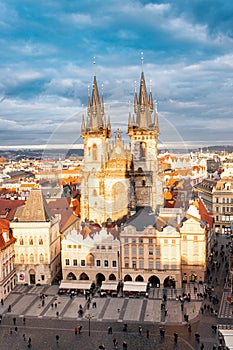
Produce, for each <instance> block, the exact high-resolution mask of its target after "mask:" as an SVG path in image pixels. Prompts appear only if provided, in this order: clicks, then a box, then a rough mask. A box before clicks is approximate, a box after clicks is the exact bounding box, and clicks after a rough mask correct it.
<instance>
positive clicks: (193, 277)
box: [189, 273, 197, 282]
mask: <svg viewBox="0 0 233 350" xmlns="http://www.w3.org/2000/svg"><path fill="white" fill-rule="evenodd" d="M189 278H190V282H196V281H197V275H196V274H195V273H192V274H191V275H190V277H189Z"/></svg>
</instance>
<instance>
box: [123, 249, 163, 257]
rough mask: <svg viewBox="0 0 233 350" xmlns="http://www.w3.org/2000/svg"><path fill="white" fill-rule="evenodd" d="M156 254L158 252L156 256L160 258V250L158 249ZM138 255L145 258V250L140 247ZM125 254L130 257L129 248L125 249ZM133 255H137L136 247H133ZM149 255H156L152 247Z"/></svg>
mask: <svg viewBox="0 0 233 350" xmlns="http://www.w3.org/2000/svg"><path fill="white" fill-rule="evenodd" d="M155 252H156V256H160V248H156V249H155ZM138 253H139V255H141V256H144V248H143V247H139V250H138ZM124 254H125V255H129V247H124ZM131 254H132V255H137V248H136V247H131ZM148 254H149V255H154V249H153V248H152V247H149V249H148Z"/></svg>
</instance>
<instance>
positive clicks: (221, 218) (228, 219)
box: [215, 215, 233, 222]
mask: <svg viewBox="0 0 233 350" xmlns="http://www.w3.org/2000/svg"><path fill="white" fill-rule="evenodd" d="M219 221H223V222H231V221H233V215H231V216H230V215H229V216H227V215H222V216H218V215H216V216H215V222H219Z"/></svg>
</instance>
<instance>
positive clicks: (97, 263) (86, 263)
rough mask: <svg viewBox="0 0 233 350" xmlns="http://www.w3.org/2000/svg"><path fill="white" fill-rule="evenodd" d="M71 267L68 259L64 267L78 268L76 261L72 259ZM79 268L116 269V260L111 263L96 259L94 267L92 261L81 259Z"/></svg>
mask: <svg viewBox="0 0 233 350" xmlns="http://www.w3.org/2000/svg"><path fill="white" fill-rule="evenodd" d="M72 262H73V265H71V260H70V259H65V265H66V266H78V260H77V259H73V261H72ZM80 266H83V267H84V266H96V267H100V266H103V267H117V262H116V260H112V263H111V262H110V261H109V260H104V261H102V260H99V259H97V260H96V261H95V265H94V261H93V262H92V261H90V260H87V261H86V260H85V259H81V260H80Z"/></svg>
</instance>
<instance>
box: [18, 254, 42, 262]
mask: <svg viewBox="0 0 233 350" xmlns="http://www.w3.org/2000/svg"><path fill="white" fill-rule="evenodd" d="M19 261H20V264H24V263H27V261H29V263H30V264H34V262H35V257H34V255H33V254H30V255H29V260H28V259H27V257H25V256H24V254H20V257H19ZM44 261H45V259H44V255H43V254H40V255H39V262H40V264H44Z"/></svg>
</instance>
